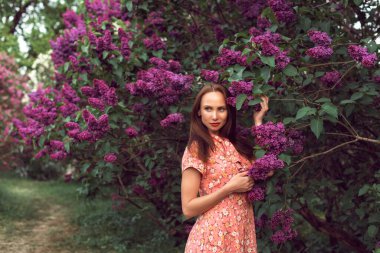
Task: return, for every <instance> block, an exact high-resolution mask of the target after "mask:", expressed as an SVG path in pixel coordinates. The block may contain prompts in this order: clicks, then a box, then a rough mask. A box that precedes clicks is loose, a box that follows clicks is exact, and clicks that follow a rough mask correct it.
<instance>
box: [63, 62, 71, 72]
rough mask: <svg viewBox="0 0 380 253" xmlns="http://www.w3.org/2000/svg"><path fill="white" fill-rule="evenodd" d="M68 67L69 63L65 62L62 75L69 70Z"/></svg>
mask: <svg viewBox="0 0 380 253" xmlns="http://www.w3.org/2000/svg"><path fill="white" fill-rule="evenodd" d="M69 66H70V62H65V64H64V65H63V73H66V72H67V70H68V69H69Z"/></svg>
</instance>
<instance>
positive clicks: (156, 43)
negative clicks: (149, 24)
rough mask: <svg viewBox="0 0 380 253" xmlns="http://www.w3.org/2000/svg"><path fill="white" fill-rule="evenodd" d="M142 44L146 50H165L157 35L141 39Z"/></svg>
mask: <svg viewBox="0 0 380 253" xmlns="http://www.w3.org/2000/svg"><path fill="white" fill-rule="evenodd" d="M143 43H144V45H145V47H146V48H147V49H150V50H153V51H158V50H160V49H164V50H165V49H166V44H165V42H164V41H163V40H162V39H161V38H160V37H158V36H157V34H153V35H152V36H151V37H149V38H145V39H143Z"/></svg>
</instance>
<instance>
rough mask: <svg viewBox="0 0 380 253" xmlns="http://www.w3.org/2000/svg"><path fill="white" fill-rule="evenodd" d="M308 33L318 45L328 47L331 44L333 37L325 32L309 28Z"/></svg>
mask: <svg viewBox="0 0 380 253" xmlns="http://www.w3.org/2000/svg"><path fill="white" fill-rule="evenodd" d="M307 35H308V36H309V38H310V40H311V41H312V42H313V43H314V44H316V45H318V46H326V47H328V46H330V45H331V38H330V37H329V35H328V34H327V33H325V32H320V31H315V30H309V31H308V32H307Z"/></svg>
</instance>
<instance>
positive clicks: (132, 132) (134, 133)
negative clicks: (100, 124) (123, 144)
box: [125, 127, 139, 138]
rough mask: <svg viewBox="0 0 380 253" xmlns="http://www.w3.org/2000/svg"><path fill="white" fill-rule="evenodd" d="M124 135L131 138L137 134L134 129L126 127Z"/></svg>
mask: <svg viewBox="0 0 380 253" xmlns="http://www.w3.org/2000/svg"><path fill="white" fill-rule="evenodd" d="M125 133H126V134H127V135H128V137H130V138H133V137H136V136H137V135H138V134H139V133H138V132H137V130H136V128H134V127H128V128H127V129H125Z"/></svg>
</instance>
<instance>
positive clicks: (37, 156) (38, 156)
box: [34, 148, 48, 159]
mask: <svg viewBox="0 0 380 253" xmlns="http://www.w3.org/2000/svg"><path fill="white" fill-rule="evenodd" d="M47 153H48V152H47V149H46V148H44V149H41V150H40V151H39V152H38V153H37V154H35V155H34V158H35V159H40V158H41V157H43V156H45V155H47Z"/></svg>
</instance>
